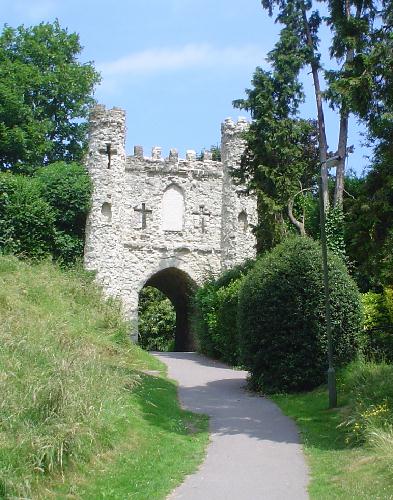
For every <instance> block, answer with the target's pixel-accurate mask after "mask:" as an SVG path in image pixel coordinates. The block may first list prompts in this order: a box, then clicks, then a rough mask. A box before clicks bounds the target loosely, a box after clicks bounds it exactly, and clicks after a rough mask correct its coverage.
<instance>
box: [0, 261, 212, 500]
mask: <svg viewBox="0 0 393 500" xmlns="http://www.w3.org/2000/svg"><path fill="white" fill-rule="evenodd" d="M127 330H128V327H127V324H126V323H125V322H124V321H122V319H121V315H120V312H119V307H118V305H117V304H116V303H113V302H111V301H103V300H102V297H101V293H100V291H99V290H98V289H97V287H95V286H94V284H93V283H92V279H91V276H89V275H88V274H87V273H84V272H83V271H75V270H74V271H67V272H65V271H61V270H60V269H58V268H57V267H56V266H54V265H53V264H51V263H49V262H45V263H40V264H35V265H30V264H28V263H25V262H20V261H18V260H17V259H15V258H12V257H0V394H1V399H0V498H15V497H23V498H37V499H38V498H86V499H87V498H92V499H93V498H94V499H98V498H111V499H116V498H118V499H120V498H121V499H126V498H133V499H155V498H157V499H158V498H164V497H165V495H166V494H167V493H168V492H169V491H170V490H171V489H172V488H174V487H175V486H176V485H177V484H179V483H180V482H181V481H182V479H183V478H184V476H185V475H186V474H188V473H190V472H192V471H193V470H195V468H196V467H197V465H198V464H199V463H200V461H201V460H202V458H203V453H204V448H205V446H206V443H207V440H208V434H207V420H206V417H204V416H200V415H194V414H191V413H189V412H186V411H183V410H181V409H180V408H179V405H178V401H177V392H176V387H175V385H174V383H172V382H171V381H169V380H167V379H166V378H165V374H164V367H163V365H162V364H161V363H159V362H158V360H156V359H155V358H153V357H152V356H150V355H148V354H147V353H145V352H144V351H142V350H140V349H139V348H138V347H136V346H134V345H133V344H131V343H130V342H129V340H128V334H127ZM148 370H150V371H151V370H155V371H156V373H157V374H156V375H154V376H153V375H149V374H147V373H145V372H146V371H148Z"/></svg>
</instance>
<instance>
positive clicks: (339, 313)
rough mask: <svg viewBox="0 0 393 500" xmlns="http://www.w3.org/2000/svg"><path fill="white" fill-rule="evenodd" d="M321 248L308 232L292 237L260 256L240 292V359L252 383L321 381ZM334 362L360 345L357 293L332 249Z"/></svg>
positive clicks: (266, 387)
mask: <svg viewBox="0 0 393 500" xmlns="http://www.w3.org/2000/svg"><path fill="white" fill-rule="evenodd" d="M321 260H322V259H321V250H320V247H319V244H318V243H316V242H314V241H313V240H311V239H309V238H300V237H296V238H290V239H288V240H286V241H285V242H283V243H282V244H280V245H278V246H277V247H275V248H274V249H273V250H272V251H271V252H270V253H268V254H266V255H264V256H263V257H262V258H261V259H260V260H259V261H257V263H256V265H255V267H254V269H253V270H252V271H251V272H250V273H248V275H247V277H246V278H245V280H244V282H243V284H242V287H241V290H240V294H239V318H238V321H239V329H240V349H241V355H242V360H243V363H244V364H245V366H246V367H247V368H248V369H249V370H250V376H251V378H250V382H251V385H252V386H253V387H254V388H258V389H262V390H263V391H265V392H277V391H278V392H280V391H285V392H291V391H299V390H307V389H311V388H313V387H316V386H317V385H319V384H321V383H322V382H323V381H324V380H325V372H326V369H327V338H326V325H325V319H324V318H325V310H324V288H323V279H322V265H321ZM329 277H330V287H331V295H330V298H331V312H332V335H333V345H334V361H335V364H336V365H342V364H344V363H346V362H348V361H350V360H351V359H352V358H353V357H354V356H355V354H356V352H357V347H358V342H359V330H360V327H361V306H360V298H359V292H358V290H357V287H356V285H355V283H354V282H353V280H352V279H351V278H350V277H349V275H348V272H347V270H346V267H345V265H344V264H343V262H342V261H341V260H340V259H339V258H338V257H335V256H333V255H330V256H329Z"/></svg>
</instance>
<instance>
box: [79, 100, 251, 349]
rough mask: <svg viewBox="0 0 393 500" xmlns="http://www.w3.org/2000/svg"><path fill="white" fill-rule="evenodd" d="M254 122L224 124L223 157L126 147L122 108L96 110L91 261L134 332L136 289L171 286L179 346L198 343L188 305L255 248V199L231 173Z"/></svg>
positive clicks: (92, 139)
mask: <svg viewBox="0 0 393 500" xmlns="http://www.w3.org/2000/svg"><path fill="white" fill-rule="evenodd" d="M246 127H247V122H246V121H245V120H244V119H239V121H238V122H237V123H234V122H232V120H230V119H227V120H225V122H224V123H223V125H222V142H221V155H222V162H217V161H213V160H212V158H211V153H208V152H206V153H205V154H204V158H203V160H202V161H199V160H197V159H196V154H195V152H194V151H188V152H187V155H186V159H185V160H182V159H179V158H178V154H177V151H176V150H174V149H172V150H171V151H170V153H169V157H168V158H166V159H163V158H161V149H160V148H158V147H155V148H153V151H152V156H151V157H149V158H147V157H145V156H144V154H143V149H142V148H141V147H140V146H135V148H134V155H133V156H126V152H125V132H126V126H125V112H124V111H123V110H121V109H118V108H113V109H106V108H105V107H104V106H101V105H99V106H96V107H95V108H94V109H93V111H92V113H91V117H90V137H89V156H88V169H89V173H90V176H91V179H92V181H93V186H94V191H93V199H92V208H91V212H90V215H89V217H88V222H87V230H86V247H85V265H86V267H87V268H88V269H91V270H95V271H97V280H98V282H99V283H100V284H101V285H102V286H103V288H104V291H105V293H106V295H107V296H114V297H118V298H120V300H121V302H122V304H123V307H124V312H125V314H126V316H127V318H128V319H130V320H132V322H133V325H134V332H133V336H134V337H136V336H137V318H138V295H139V292H140V290H141V289H142V288H143V287H144V286H147V285H149V286H155V287H156V288H158V289H160V290H161V291H162V292H164V293H165V294H166V295H167V296H168V297H169V298H170V299H171V301H172V302H173V304H174V307H175V309H176V317H177V319H176V349H177V350H187V349H191V348H192V344H193V342H192V338H191V335H190V328H189V324H188V323H189V319H188V308H189V297H190V295H191V294H192V293H193V291H194V290H195V287H197V286H198V285H200V284H202V283H203V281H204V280H205V279H206V278H209V277H212V276H217V275H218V274H219V273H220V272H221V271H222V270H224V269H227V268H230V267H232V266H234V265H235V264H239V263H241V262H243V261H244V260H245V259H246V258H248V257H253V256H254V254H255V249H254V247H255V241H254V236H253V235H252V233H251V228H252V226H253V225H254V224H255V223H256V202H255V199H254V198H252V197H249V196H245V195H244V194H243V195H242V194H241V189H240V188H239V187H235V186H234V184H233V182H232V179H231V175H230V171H231V169H233V168H236V167H237V165H238V164H239V161H240V157H241V155H242V153H243V151H244V145H245V144H244V140H243V139H242V137H241V133H242V132H243V131H244V130H245V129H246Z"/></svg>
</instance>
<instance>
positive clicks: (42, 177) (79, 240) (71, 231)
mask: <svg viewBox="0 0 393 500" xmlns="http://www.w3.org/2000/svg"><path fill="white" fill-rule="evenodd" d="M35 177H36V178H37V180H38V181H39V184H40V189H41V195H42V197H43V199H44V200H45V201H46V202H47V203H49V205H50V206H51V207H52V211H53V213H54V215H55V236H54V246H53V255H54V257H55V258H56V259H58V260H61V261H62V262H65V263H72V262H75V260H76V259H77V258H81V257H82V256H83V246H84V235H85V226H86V217H87V214H88V211H89V209H90V199H91V190H92V187H91V180H90V177H89V175H88V173H87V172H86V169H85V168H84V167H83V166H81V165H79V164H77V163H65V162H56V163H53V164H51V165H48V166H46V167H42V168H40V169H38V170H37V172H36V173H35Z"/></svg>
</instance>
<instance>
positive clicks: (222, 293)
mask: <svg viewBox="0 0 393 500" xmlns="http://www.w3.org/2000/svg"><path fill="white" fill-rule="evenodd" d="M252 265H253V261H251V260H250V261H247V262H245V263H244V264H242V265H239V266H235V267H234V268H232V269H229V270H228V271H226V272H224V273H223V274H222V275H221V276H219V277H218V279H217V280H211V281H208V282H207V283H205V285H204V286H203V287H201V288H199V290H198V291H197V293H196V296H195V314H194V330H195V333H196V337H197V340H198V346H199V350H200V351H201V352H202V353H203V354H206V355H207V356H210V357H212V358H215V359H221V360H222V361H225V362H226V363H229V364H232V365H238V364H239V362H240V361H239V341H238V331H237V310H238V307H237V304H238V294H239V289H240V286H241V283H242V281H243V279H244V276H245V275H246V273H247V272H248V271H249V269H250V268H251V266H252Z"/></svg>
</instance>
